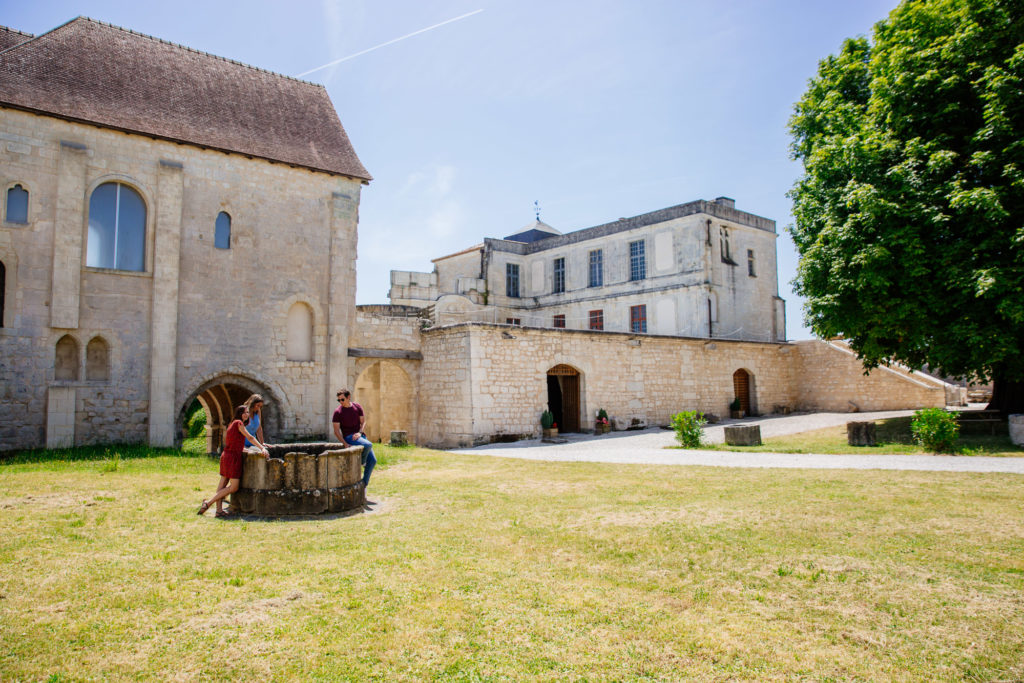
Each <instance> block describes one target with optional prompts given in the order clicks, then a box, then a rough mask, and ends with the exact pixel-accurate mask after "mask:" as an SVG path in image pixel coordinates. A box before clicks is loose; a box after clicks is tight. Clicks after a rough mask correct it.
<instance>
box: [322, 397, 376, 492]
mask: <svg viewBox="0 0 1024 683" xmlns="http://www.w3.org/2000/svg"><path fill="white" fill-rule="evenodd" d="M338 403H340V404H341V405H339V406H338V409H337V410H335V411H334V417H333V418H331V422H332V423H333V424H334V436H335V437H337V439H338V441H344V442H345V443H347V444H348V445H350V446H362V447H363V488H364V489H365V488H366V487H367V486H369V485H370V473H371V472H373V468H374V466H375V465H376V464H377V458H376V457H375V456H374V455H373V444H372V443H370V440H369V439H367V438H366V434H364V433H363V425H364V424H366V413H365V412H364V411H363V407H362V406H361V405H359V404H358V403H353V401H352V393H351V392H350V391H349V390H348V389H339V390H338Z"/></svg>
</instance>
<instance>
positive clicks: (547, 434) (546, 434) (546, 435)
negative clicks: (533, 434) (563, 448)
mask: <svg viewBox="0 0 1024 683" xmlns="http://www.w3.org/2000/svg"><path fill="white" fill-rule="evenodd" d="M541 431H542V432H543V433H544V438H545V439H550V438H551V437H553V436H558V427H552V428H550V429H544V428H543V427H542V428H541Z"/></svg>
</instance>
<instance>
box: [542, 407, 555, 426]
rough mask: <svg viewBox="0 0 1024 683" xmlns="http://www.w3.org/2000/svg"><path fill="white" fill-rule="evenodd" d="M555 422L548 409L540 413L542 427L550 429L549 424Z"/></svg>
mask: <svg viewBox="0 0 1024 683" xmlns="http://www.w3.org/2000/svg"><path fill="white" fill-rule="evenodd" d="M553 424H555V416H554V415H553V414H552V413H551V411H550V410H545V411H544V412H543V413H541V414H540V426H541V427H543V428H544V429H551V425H553Z"/></svg>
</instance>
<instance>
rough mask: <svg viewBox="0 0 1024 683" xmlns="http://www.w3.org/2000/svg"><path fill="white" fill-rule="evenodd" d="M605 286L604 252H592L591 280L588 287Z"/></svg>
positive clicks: (599, 250) (597, 250) (596, 250)
mask: <svg viewBox="0 0 1024 683" xmlns="http://www.w3.org/2000/svg"><path fill="white" fill-rule="evenodd" d="M603 285H604V251H603V250H601V249H595V250H594V251H592V252H590V278H589V280H588V282H587V286H588V287H601V286H603Z"/></svg>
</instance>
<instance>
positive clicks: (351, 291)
mask: <svg viewBox="0 0 1024 683" xmlns="http://www.w3.org/2000/svg"><path fill="white" fill-rule="evenodd" d="M359 193H360V185H359V184H358V183H357V182H356V181H351V182H350V183H349V185H348V186H346V187H345V188H344V189H343V190H341V191H338V192H335V193H333V194H332V195H331V199H330V218H329V219H330V225H329V226H328V227H329V228H330V231H331V254H330V260H329V262H328V264H329V265H328V268H329V272H328V278H329V279H328V283H327V373H326V377H327V387H326V388H325V394H324V400H325V409H324V410H322V411H321V414H322V415H324V416H325V417H324V419H325V421H326V425H325V427H324V431H325V433H326V435H327V438H328V439H333V438H334V429H333V427H332V425H331V416H332V414H333V413H334V408H335V406H337V402H336V401H335V397H334V394H335V392H336V391H337V390H338V389H340V388H341V387H344V386H348V385H349V367H350V364H349V358H348V335H349V330H350V329H351V326H352V320H353V318H354V316H355V310H356V244H357V238H356V226H357V225H358V224H359ZM353 381H354V378H353ZM353 388H354V387H349V389H350V390H351V389H353Z"/></svg>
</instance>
